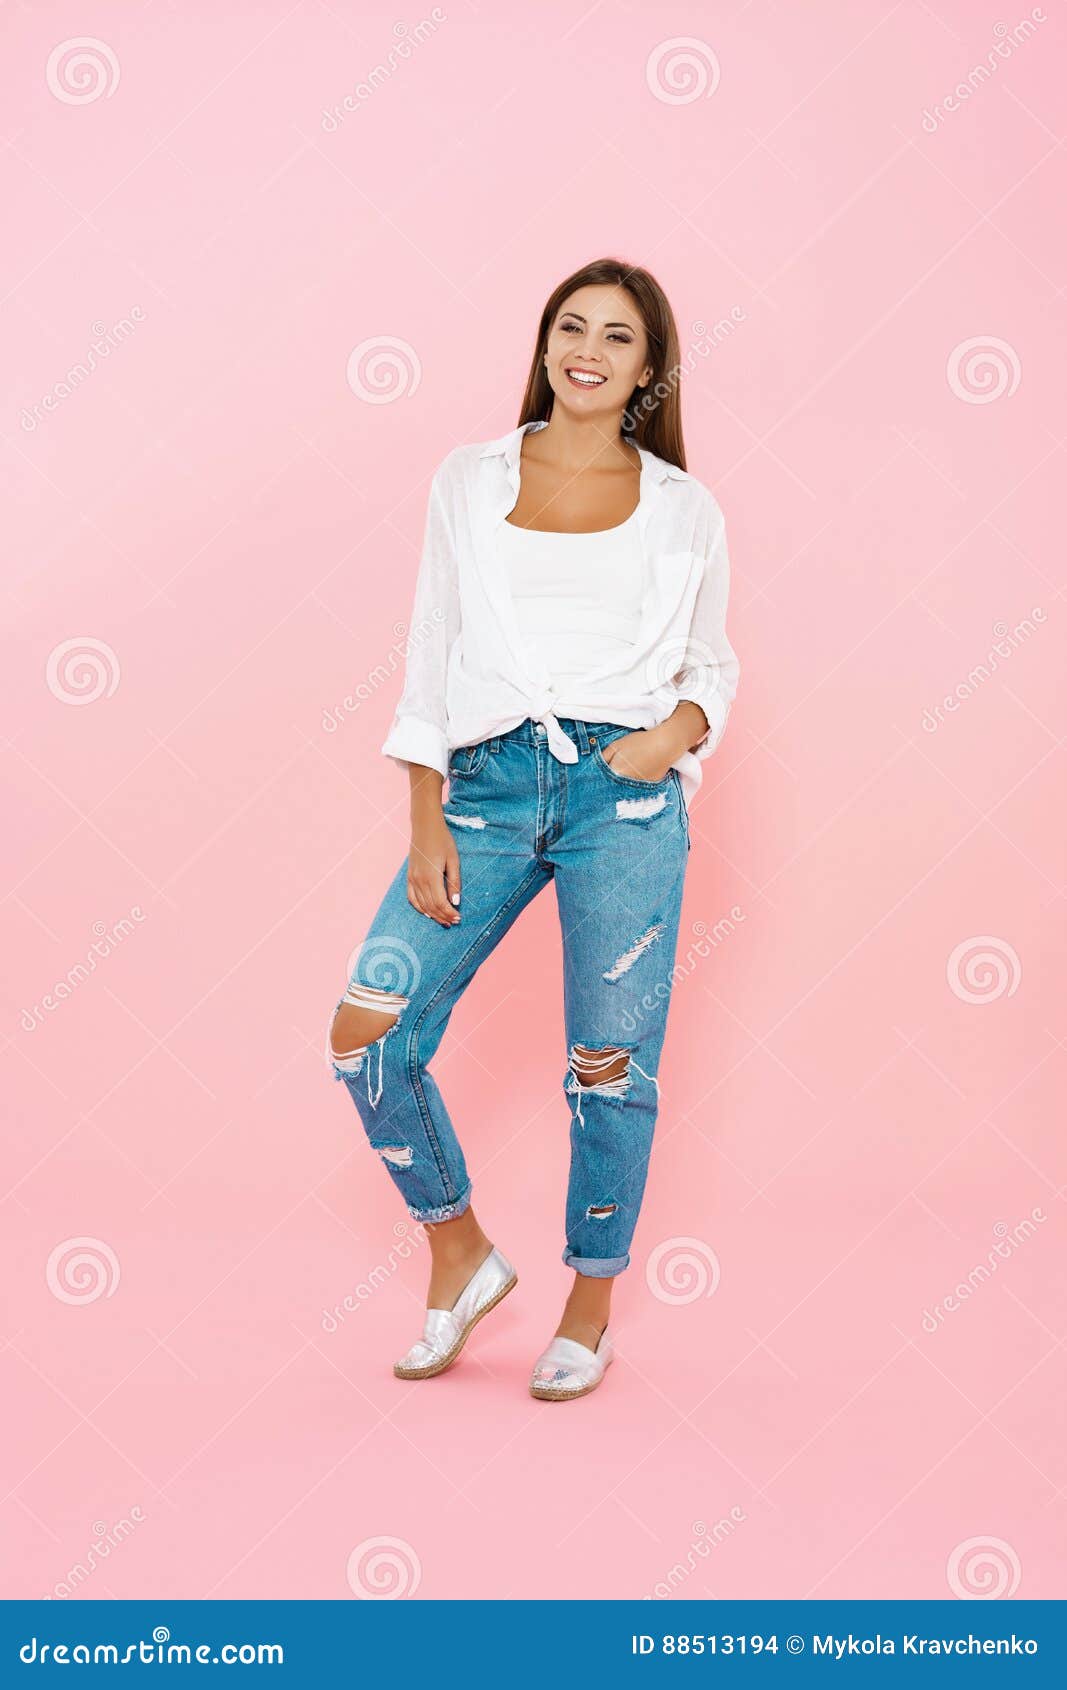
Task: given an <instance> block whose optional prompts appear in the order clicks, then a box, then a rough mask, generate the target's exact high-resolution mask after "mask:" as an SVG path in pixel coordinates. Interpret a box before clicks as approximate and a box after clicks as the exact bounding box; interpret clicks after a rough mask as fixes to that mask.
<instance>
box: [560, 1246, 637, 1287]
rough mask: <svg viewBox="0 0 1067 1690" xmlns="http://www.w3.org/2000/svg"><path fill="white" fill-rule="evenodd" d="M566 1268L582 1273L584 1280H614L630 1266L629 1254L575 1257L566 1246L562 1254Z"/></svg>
mask: <svg viewBox="0 0 1067 1690" xmlns="http://www.w3.org/2000/svg"><path fill="white" fill-rule="evenodd" d="M563 1260H564V1262H565V1264H566V1266H567V1267H569V1268H573V1269H574V1271H575V1273H582V1274H584V1275H585V1277H586V1279H614V1278H615V1275H616V1274H617V1273H622V1272H624V1271H625V1269H626V1268H628V1267H629V1265H630V1256H629V1252H627V1254H626V1255H625V1256H576V1255H575V1253H574V1251H573V1250H572V1249H571V1247H570V1245H569V1244H568V1245H567V1247H566V1249H565V1250H564V1252H563Z"/></svg>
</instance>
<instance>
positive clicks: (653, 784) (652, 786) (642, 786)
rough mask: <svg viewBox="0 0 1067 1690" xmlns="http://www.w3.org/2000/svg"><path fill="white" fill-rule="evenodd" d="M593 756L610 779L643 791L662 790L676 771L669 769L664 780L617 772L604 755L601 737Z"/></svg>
mask: <svg viewBox="0 0 1067 1690" xmlns="http://www.w3.org/2000/svg"><path fill="white" fill-rule="evenodd" d="M626 731H627V733H632V732H634V731H635V730H634V729H632V728H628V729H627V730H626ZM624 737H625V735H623V734H617V735H615V738H617V739H623V738H624ZM611 743H612V741H611V740H609V741H608V744H609V745H610V744H611ZM593 756H594V757H595V758H596V761H597V763H598V765H599V767H600V768H602V769H603V771H604V773H605V774H606V775H607V776H608V779H609V780H613V781H617V782H618V784H619V785H620V786H635V787H637V788H638V790H639V791H641V792H659V791H661V790H662V788H663V787H665V786H669V785H670V781H671V776H672V775H673V774H674V773H675V772H676V771H675V770H674V769H668V770H667V773H666V774H665V775H664V776H663V779H662V780H641V779H639V778H638V776H637V775H620V774H617V773H616V772H615V770H614V769H613V768H612V766H611V764H610V763H609V762H608V760H607V758H606V757H605V756H604V753H603V751H602V750H601V747H600V740H599V739H598V740H597V742H596V744H595V745H594V746H593Z"/></svg>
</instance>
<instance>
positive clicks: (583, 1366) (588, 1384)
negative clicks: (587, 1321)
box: [530, 1326, 615, 1402]
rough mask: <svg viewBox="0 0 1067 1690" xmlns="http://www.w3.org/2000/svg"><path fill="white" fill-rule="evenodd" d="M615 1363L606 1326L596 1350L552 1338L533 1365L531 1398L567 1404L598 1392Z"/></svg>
mask: <svg viewBox="0 0 1067 1690" xmlns="http://www.w3.org/2000/svg"><path fill="white" fill-rule="evenodd" d="M614 1360H615V1346H614V1345H613V1344H612V1341H611V1334H610V1333H609V1331H608V1328H607V1327H606V1326H605V1328H604V1330H603V1332H602V1333H601V1334H600V1342H599V1344H598V1345H597V1347H596V1349H595V1350H591V1349H589V1348H587V1346H586V1345H585V1344H579V1343H578V1342H577V1341H576V1340H575V1339H574V1338H553V1340H552V1342H551V1344H549V1346H548V1349H547V1350H546V1351H545V1353H544V1355H542V1356H539V1357H538V1358H537V1361H536V1362H535V1363H534V1370H533V1376H532V1378H531V1380H530V1395H531V1396H532V1397H539V1398H540V1400H541V1401H542V1402H568V1401H569V1400H570V1398H571V1397H584V1396H588V1394H589V1392H590V1391H595V1390H596V1388H597V1386H598V1385H599V1384H600V1381H601V1380H602V1379H603V1377H604V1374H605V1372H606V1371H607V1369H608V1368H609V1367H610V1366H611V1364H612V1362H613V1361H614Z"/></svg>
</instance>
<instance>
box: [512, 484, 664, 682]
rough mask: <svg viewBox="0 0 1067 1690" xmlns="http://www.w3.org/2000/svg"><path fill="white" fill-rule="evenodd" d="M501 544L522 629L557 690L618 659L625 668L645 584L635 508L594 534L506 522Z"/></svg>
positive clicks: (635, 639) (621, 666)
mask: <svg viewBox="0 0 1067 1690" xmlns="http://www.w3.org/2000/svg"><path fill="white" fill-rule="evenodd" d="M499 544H500V561H501V564H502V566H503V568H504V569H505V570H506V572H507V578H508V585H509V587H510V589H511V596H512V600H513V602H514V605H515V615H516V619H517V621H518V625H519V632H520V634H521V635H522V638H523V642H524V643H525V645H526V646H527V647H528V648H529V650H530V651H531V653H532V654H533V655H535V656H536V658H537V659H538V660H539V662H540V663H541V664H542V665H543V666H544V668H545V669H546V670H547V671H548V674H549V675H550V676H551V680H552V684H553V686H554V687H555V688H556V689H557V690H565V688H566V683H568V682H571V683H573V682H575V681H580V680H582V678H583V677H584V676H585V674H586V673H587V671H588V670H590V669H593V668H599V667H600V666H601V665H602V664H603V665H605V666H607V665H608V664H609V662H610V661H611V660H612V659H613V658H618V660H619V663H618V667H619V669H620V670H623V669H625V668H626V656H627V654H628V653H629V651H630V650H631V649H632V648H633V646H634V645H635V643H636V641H637V634H638V629H639V625H640V613H641V600H642V594H643V586H644V554H643V550H642V546H641V533H640V527H639V524H638V521H637V511H636V510H635V511H634V512H633V514H632V515H631V516H629V517H627V519H626V521H625V522H622V523H619V524H618V525H617V526H616V527H615V528H604V529H598V530H597V531H596V532H595V533H593V534H545V533H542V532H541V531H540V530H539V529H533V528H517V527H516V526H515V525H514V524H513V523H510V522H502V523H501V525H500V542H499ZM607 672H608V671H607V669H606V668H605V673H607Z"/></svg>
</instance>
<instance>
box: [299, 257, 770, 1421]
mask: <svg viewBox="0 0 1067 1690" xmlns="http://www.w3.org/2000/svg"><path fill="white" fill-rule="evenodd" d="M679 373H680V372H679V353H678V336H677V331H676V328H675V324H674V318H673V315H672V312H671V309H670V306H669V304H668V302H667V300H666V298H665V296H664V294H663V292H662V289H661V288H660V287H659V286H658V284H657V283H656V282H655V281H654V280H653V278H652V277H651V276H650V275H649V274H648V272H647V271H645V270H638V269H631V268H630V267H629V266H627V265H624V264H622V263H620V262H618V261H617V260H615V259H601V260H599V261H597V262H595V263H592V264H588V265H585V266H584V267H583V268H582V269H581V270H579V271H578V272H577V273H576V274H575V275H572V276H570V277H568V278H567V280H566V281H564V282H562V283H561V284H560V286H559V287H557V288H556V290H555V291H554V293H553V294H552V296H551V298H550V299H549V301H548V303H547V305H546V306H545V309H544V312H543V314H542V317H541V324H540V329H539V332H538V337H537V349H536V352H535V355H534V360H533V364H532V367H531V370H530V376H529V380H528V382H527V387H526V395H525V398H524V400H523V406H522V415H521V419H520V423H519V426H518V427H517V428H515V429H514V430H512V431H511V432H510V433H508V434H506V435H504V437H503V438H502V439H500V440H494V441H492V442H490V443H489V444H488V445H475V446H460V447H457V448H456V449H455V450H454V451H453V452H451V453H450V454H449V455H448V457H447V458H446V459H445V460H444V462H443V463H442V464H441V466H440V468H439V469H438V470H437V473H436V474H435V476H434V478H433V482H432V485H431V488H430V495H429V512H428V517H427V524H426V536H425V544H424V549H423V555H422V561H421V565H420V569H419V575H418V581H417V585H416V590H415V608H414V615H413V618H412V636H411V643H410V647H409V651H408V655H407V668H406V675H405V684H404V689H403V695H402V697H401V700H400V704H399V706H398V708H397V712H396V715H395V717H394V720H393V723H392V726H391V728H390V730H389V733H388V736H387V738H386V740H385V743H384V745H383V746H382V751H383V752H384V753H385V755H386V756H388V757H390V758H392V759H393V760H394V761H395V762H397V763H398V764H399V765H400V766H401V767H405V766H406V768H407V770H408V775H409V780H410V786H411V849H410V852H409V854H408V857H407V859H406V861H405V862H404V863H403V864H402V865H401V867H400V869H399V870H398V872H397V875H396V878H395V879H394V881H393V883H392V885H391V886H390V888H389V890H388V891H387V892H386V895H385V898H384V900H383V902H382V905H381V908H380V909H379V911H378V913H377V915H376V916H375V918H374V921H373V922H372V924H371V928H370V932H369V934H368V936H367V938H366V940H365V941H364V943H363V944H362V945H361V946H360V948H359V950H358V952H357V953H356V956H355V958H354V959H353V963H352V965H351V968H352V974H351V979H350V982H349V986H348V990H347V991H346V992H345V995H344V997H343V998H342V999H341V1001H340V1003H339V1004H338V1006H337V1009H336V1011H335V1014H334V1017H333V1019H332V1023H331V1027H330V1030H329V1034H328V1040H327V1057H328V1061H329V1063H330V1065H331V1067H332V1069H333V1072H334V1073H335V1075H336V1077H337V1078H338V1079H339V1080H343V1081H344V1083H345V1084H346V1085H347V1087H348V1089H349V1091H350V1092H351V1094H352V1098H353V1101H354V1102H355V1104H356V1107H357V1109H358V1111H359V1113H360V1116H361V1118H362V1120H363V1124H364V1126H365V1128H366V1130H367V1135H368V1137H369V1139H370V1142H371V1145H372V1146H373V1148H374V1149H375V1150H376V1151H377V1152H378V1154H379V1156H380V1157H381V1160H382V1162H383V1163H384V1164H385V1167H386V1168H387V1169H388V1171H389V1173H390V1175H391V1176H392V1179H393V1181H394V1183H395V1185H396V1187H397V1189H398V1190H399V1191H400V1193H401V1195H402V1196H403V1198H404V1200H405V1202H406V1203H407V1205H408V1213H409V1214H410V1215H411V1216H412V1217H413V1218H414V1219H416V1220H419V1221H422V1222H423V1223H425V1225H426V1230H427V1234H428V1237H429V1242H430V1251H431V1259H432V1268H431V1273H430V1286H429V1295H428V1298H427V1304H428V1309H427V1315H426V1323H425V1328H424V1332H423V1336H422V1338H421V1339H420V1340H419V1341H418V1342H417V1343H416V1344H414V1345H413V1346H412V1348H411V1349H410V1350H409V1351H408V1353H407V1354H406V1355H405V1356H404V1358H403V1359H402V1360H401V1361H399V1362H397V1363H396V1365H395V1367H394V1372H395V1373H396V1374H397V1375H398V1376H399V1377H400V1378H402V1379H426V1378H430V1377H432V1376H434V1375H436V1374H438V1373H441V1372H443V1371H444V1369H445V1368H446V1367H450V1366H451V1365H452V1363H453V1362H454V1361H455V1360H456V1359H457V1357H458V1355H459V1353H460V1351H461V1349H462V1348H463V1345H464V1344H465V1342H466V1340H467V1338H468V1336H469V1334H470V1332H471V1330H472V1328H473V1327H474V1325H475V1324H476V1323H477V1321H479V1320H480V1319H481V1318H482V1317H483V1316H484V1315H485V1314H487V1313H488V1312H489V1311H490V1309H492V1308H494V1307H495V1306H496V1304H497V1303H499V1302H500V1301H501V1299H502V1298H503V1297H505V1296H506V1295H507V1294H508V1292H509V1291H510V1290H511V1289H512V1287H513V1286H514V1285H515V1283H516V1279H515V1271H514V1269H513V1267H512V1266H511V1263H510V1262H509V1261H508V1259H507V1258H506V1256H504V1255H503V1254H502V1252H501V1251H500V1250H498V1249H496V1248H494V1246H493V1245H492V1243H491V1242H490V1239H489V1237H488V1236H487V1235H486V1233H485V1232H483V1231H482V1228H481V1226H480V1225H479V1223H478V1221H477V1220H476V1219H475V1216H474V1211H473V1209H472V1207H471V1182H470V1179H469V1177H468V1174H467V1168H466V1163H465V1161H464V1156H463V1151H462V1149H461V1148H460V1145H459V1142H458V1140H457V1138H456V1134H455V1132H454V1130H453V1126H452V1122H451V1120H450V1119H449V1116H448V1112H447V1110H446V1108H445V1105H444V1102H443V1100H442V1098H441V1095H440V1093H439V1091H438V1089H437V1086H436V1084H435V1083H434V1080H433V1077H432V1075H431V1074H430V1073H429V1070H428V1065H429V1063H430V1061H431V1060H432V1058H433V1055H434V1052H435V1051H436V1049H437V1047H438V1045H439V1043H440V1041H441V1037H442V1035H443V1033H444V1030H445V1028H446V1026H447V1024H448V1020H449V1017H450V1015H451V1013H452V1009H453V1007H454V1006H455V1003H456V1001H457V999H458V998H459V996H460V994H461V993H462V991H463V990H464V988H465V987H466V986H467V985H468V984H469V983H470V981H471V980H472V979H473V977H474V974H475V972H476V970H477V969H478V966H479V964H480V963H482V962H483V961H484V960H485V958H486V957H487V956H488V955H489V954H490V952H491V951H492V950H493V949H494V948H495V946H496V945H497V944H498V943H499V941H500V940H501V939H502V938H503V937H504V934H505V933H506V932H507V930H508V928H509V927H510V926H511V925H512V923H513V922H514V921H515V919H516V917H517V916H518V915H519V913H520V911H521V910H523V909H524V908H525V906H526V905H527V904H528V903H530V901H531V900H532V899H533V898H534V897H536V895H537V893H538V892H540V891H541V890H542V888H543V887H545V886H547V885H548V883H549V881H554V882H555V887H556V897H557V902H558V907H559V914H560V922H561V927H562V933H563V953H564V981H563V987H564V1009H565V1018H566V1029H567V1043H568V1047H569V1056H568V1062H567V1069H566V1073H565V1074H564V1076H563V1084H564V1091H565V1094H566V1097H567V1102H568V1104H569V1106H570V1108H571V1114H572V1123H571V1169H570V1183H569V1188H568V1195H567V1207H566V1238H567V1244H566V1249H565V1250H564V1252H563V1259H564V1261H565V1262H566V1263H567V1264H568V1265H569V1266H570V1267H571V1268H573V1269H574V1284H573V1287H572V1288H571V1291H570V1295H569V1296H568V1298H567V1302H566V1306H565V1308H564V1310H563V1315H562V1318H561V1320H560V1322H559V1325H558V1327H557V1328H556V1334H555V1337H554V1338H553V1340H552V1342H551V1343H550V1344H549V1346H548V1348H547V1349H546V1351H545V1352H544V1354H543V1355H542V1356H541V1357H540V1358H539V1359H538V1361H537V1362H536V1363H535V1365H534V1369H533V1376H532V1380H531V1384H530V1389H531V1391H532V1393H533V1395H534V1396H536V1397H540V1398H544V1399H546V1400H549V1401H560V1400H568V1399H571V1398H574V1397H577V1396H580V1395H583V1394H585V1393H586V1392H588V1391H591V1390H593V1389H594V1388H595V1387H596V1386H597V1385H599V1383H600V1381H601V1379H602V1378H603V1376H604V1371H605V1369H606V1367H607V1366H608V1364H609V1362H610V1361H611V1360H612V1345H611V1336H610V1333H609V1329H608V1317H609V1312H610V1306H611V1291H612V1285H613V1283H614V1280H615V1278H616V1276H617V1275H618V1274H620V1273H621V1272H623V1270H624V1269H625V1268H626V1267H627V1266H628V1265H629V1261H630V1242H631V1239H632V1236H633V1231H634V1225H635V1223H636V1221H637V1216H638V1210H639V1208H640V1205H641V1199H642V1196H643V1194H644V1188H645V1177H646V1173H647V1168H648V1158H649V1153H650V1151H651V1147H652V1134H653V1127H654V1125H655V1120H656V1113H657V1107H658V1103H659V1084H658V1080H657V1077H656V1075H657V1068H658V1065H659V1056H660V1050H661V1047H662V1043H663V1036H664V1028H665V1023H666V1013H667V1005H668V1001H669V995H670V984H671V977H672V969H673V963H674V952H675V943H676V939H677V932H678V922H679V912H680V906H681V899H682V884H683V880H684V876H685V868H686V863H687V858H688V851H689V843H690V842H689V825H688V804H689V800H690V798H691V797H692V795H693V793H694V792H695V791H696V789H697V787H698V785H699V783H700V778H701V770H700V764H701V762H702V761H703V760H704V759H705V758H706V757H708V756H710V755H711V753H712V751H714V750H715V749H716V747H717V746H718V744H719V741H720V740H721V739H722V735H723V731H724V728H725V726H726V719H727V715H728V712H729V708H730V703H731V700H732V698H733V696H734V694H735V691H736V687H737V677H738V662H737V658H736V656H735V655H734V652H733V651H732V649H731V647H730V644H729V641H728V640H727V637H726V630H725V612H726V600H727V588H728V563H727V553H726V544H725V538H724V524H723V518H722V514H721V512H720V510H719V507H718V505H717V504H716V502H715V500H714V499H713V497H712V496H711V494H710V493H709V492H708V491H707V489H706V488H705V487H703V486H702V485H701V484H700V482H699V481H696V480H694V479H693V477H691V476H689V475H688V474H687V473H686V469H685V455H684V451H683V447H682V430H681V421H680V416H679V405H678V394H677V382H678V377H679ZM446 776H447V779H448V783H449V785H448V797H447V800H445V801H444V802H442V783H443V781H444V779H445V777H446Z"/></svg>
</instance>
